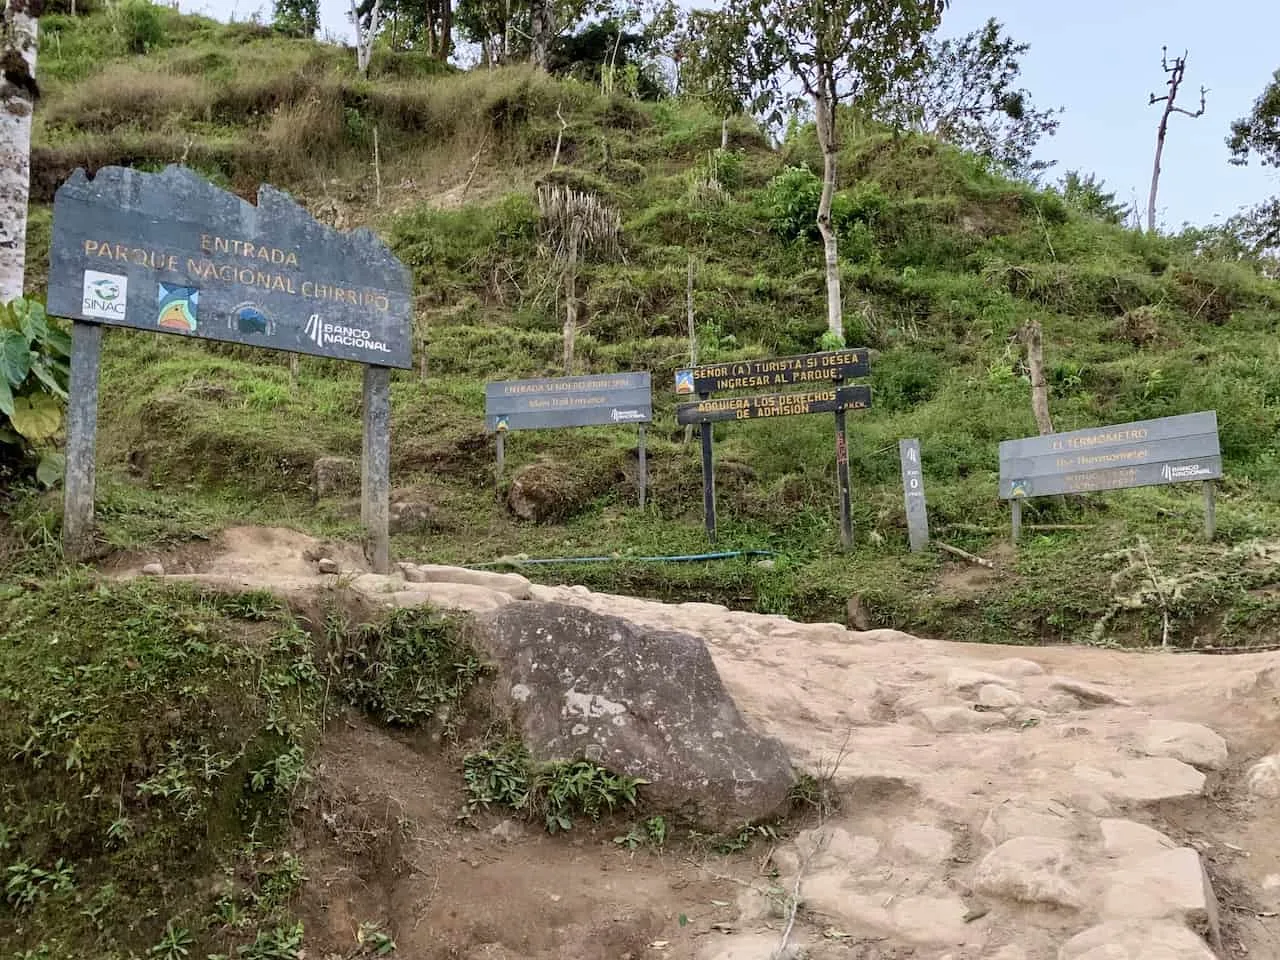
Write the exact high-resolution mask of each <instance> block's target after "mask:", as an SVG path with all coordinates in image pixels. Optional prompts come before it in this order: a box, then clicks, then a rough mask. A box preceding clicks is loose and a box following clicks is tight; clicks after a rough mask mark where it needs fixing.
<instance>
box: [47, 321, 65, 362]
mask: <svg viewBox="0 0 1280 960" xmlns="http://www.w3.org/2000/svg"><path fill="white" fill-rule="evenodd" d="M44 345H45V348H46V349H47V350H48V351H49V352H50V353H55V354H57V355H58V356H60V357H70V356H71V334H69V333H67V332H66V331H65V330H60V329H58V328H57V327H50V328H49V333H48V335H47V336H46V337H45V338H44Z"/></svg>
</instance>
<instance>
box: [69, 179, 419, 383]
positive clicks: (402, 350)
mask: <svg viewBox="0 0 1280 960" xmlns="http://www.w3.org/2000/svg"><path fill="white" fill-rule="evenodd" d="M48 309H49V313H51V314H53V315H54V316H60V317H67V318H69V319H72V320H79V321H82V322H87V323H95V324H107V325H112V326H123V327H133V328H136V329H139V330H153V331H158V332H160V333H173V334H179V335H184V336H189V337H195V338H198V339H207V340H224V341H230V342H232V343H242V344H247V345H249V346H256V347H266V348H269V349H273V350H287V351H290V352H293V353H302V354H311V355H314V356H321V357H332V358H334V359H338V360H351V361H355V362H358V363H364V364H373V365H376V366H384V367H401V368H407V367H410V366H411V365H412V364H411V360H410V353H411V350H412V341H413V337H412V279H411V277H410V275H409V271H408V270H407V269H406V268H405V266H404V265H403V264H402V263H400V261H399V260H397V259H396V258H395V256H393V255H392V253H391V251H390V250H388V249H387V247H386V245H385V244H383V243H382V241H381V240H379V239H378V238H377V237H376V236H374V234H373V233H372V232H370V231H368V230H357V231H354V232H353V233H349V234H346V233H339V232H338V231H337V230H334V229H332V228H330V227H327V226H325V225H323V224H321V223H319V222H317V221H316V220H315V219H313V218H312V217H311V216H310V215H309V214H308V213H307V212H306V211H305V210H304V209H303V208H302V207H301V206H299V205H298V204H297V203H295V202H294V201H293V200H292V199H290V198H289V196H288V195H287V194H285V193H283V192H281V191H279V190H276V189H275V188H273V187H270V186H263V187H262V188H261V189H260V190H259V192H258V202H257V204H256V205H254V204H252V203H249V202H248V201H246V200H242V199H241V198H239V197H237V196H236V195H234V194H232V193H228V192H227V191H225V190H220V189H218V188H217V187H215V186H213V185H212V184H210V183H209V182H207V181H206V180H204V179H203V178H202V177H200V176H199V175H197V174H196V173H194V172H192V171H191V170H188V169H186V168H184V167H180V166H170V167H167V168H166V169H165V170H164V172H163V173H142V172H139V171H137V170H131V169H126V168H124V167H104V168H103V169H101V170H99V171H98V173H97V174H96V175H95V176H94V177H93V179H89V177H87V176H86V175H85V173H84V171H83V170H77V171H75V173H73V174H72V175H71V178H70V179H69V180H67V182H66V183H64V184H63V185H62V186H60V187H59V188H58V191H57V193H56V194H55V196H54V204H53V242H52V246H51V250H50V254H49V298H48Z"/></svg>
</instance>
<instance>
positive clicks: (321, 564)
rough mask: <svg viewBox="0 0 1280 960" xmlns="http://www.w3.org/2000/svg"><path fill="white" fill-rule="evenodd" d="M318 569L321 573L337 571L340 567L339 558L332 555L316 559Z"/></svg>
mask: <svg viewBox="0 0 1280 960" xmlns="http://www.w3.org/2000/svg"><path fill="white" fill-rule="evenodd" d="M316 569H317V570H319V571H320V572H321V573H337V572H338V570H339V569H340V568H339V567H338V561H337V560H334V559H332V558H331V557H321V558H320V559H319V560H317V561H316Z"/></svg>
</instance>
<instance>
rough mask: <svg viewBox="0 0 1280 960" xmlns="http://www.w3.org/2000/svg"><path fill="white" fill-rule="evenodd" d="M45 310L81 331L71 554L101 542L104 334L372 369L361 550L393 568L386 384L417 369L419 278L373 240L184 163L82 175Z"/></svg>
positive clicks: (57, 247)
mask: <svg viewBox="0 0 1280 960" xmlns="http://www.w3.org/2000/svg"><path fill="white" fill-rule="evenodd" d="M48 309H49V313H50V314H52V315H54V316H60V317H68V318H70V319H71V320H72V321H73V323H72V330H71V343H72V347H71V354H72V357H71V382H70V391H69V394H70V396H69V400H68V411H67V468H66V490H65V515H64V518H63V542H64V546H65V549H66V553H67V555H68V556H70V557H73V558H81V557H83V556H85V555H86V554H87V553H88V552H89V550H90V548H91V544H92V539H93V500H94V485H95V465H94V464H95V448H96V436H97V423H98V371H99V366H100V355H101V345H102V327H103V326H104V325H105V326H117V327H130V328H132V329H135V330H150V331H152V332H159V333H170V334H175V335H177V336H186V337H191V338H193V339H197V340H220V341H224V342H228V343H239V344H244V345H247V346H255V347H263V348H265V349H268V350H283V351H287V352H289V353H293V354H309V355H312V356H318V357H328V358H331V359H335V360H348V361H351V362H354V363H362V364H364V365H365V378H364V456H363V458H362V460H363V465H362V478H363V501H362V506H361V515H362V517H363V519H364V523H365V527H366V536H367V542H366V546H365V550H366V554H367V555H368V558H369V560H370V563H371V565H372V566H373V568H374V570H375V571H377V572H378V573H389V572H390V568H391V560H390V539H389V532H388V521H389V515H390V509H389V503H388V500H389V497H390V489H391V484H390V478H389V465H390V454H389V451H390V442H391V441H390V420H391V415H390V373H391V368H393V367H395V368H402V369H408V368H409V367H411V366H412V358H411V352H412V278H411V277H410V275H409V271H408V270H407V269H405V266H404V264H402V263H401V262H400V261H399V260H397V259H396V258H395V257H394V256H393V255H392V254H391V251H390V250H388V249H387V247H386V245H385V244H383V243H382V241H381V240H379V239H378V238H377V237H376V236H374V234H373V233H371V232H370V231H368V230H357V231H355V232H354V233H350V234H343V233H339V232H338V231H336V230H333V229H331V228H329V227H326V226H324V225H322V224H320V223H318V222H317V221H316V220H314V219H313V218H312V217H311V216H310V215H309V214H308V213H307V212H306V211H305V210H304V209H303V208H302V207H300V206H299V205H298V204H296V203H294V201H293V200H292V199H290V198H289V196H288V195H287V194H285V193H282V192H280V191H279V190H276V189H275V188H273V187H270V186H266V185H264V186H263V187H262V188H261V189H260V190H259V191H258V203H257V205H256V206H255V205H254V204H251V203H248V202H247V201H245V200H242V199H240V198H239V197H237V196H235V195H234V194H231V193H228V192H226V191H225V190H219V189H218V188H217V187H215V186H213V185H212V184H210V183H208V182H207V181H206V180H204V179H203V178H201V177H200V176H198V175H197V174H195V173H193V172H192V171H190V170H188V169H186V168H185V167H180V166H169V167H166V168H165V170H164V172H163V173H141V172H139V171H136V170H131V169H126V168H123V167H104V168H103V169H101V170H99V171H98V173H97V174H96V175H95V176H94V178H93V179H92V180H90V179H89V178H88V177H87V176H86V175H85V172H84V171H83V170H76V171H75V173H73V174H72V175H71V177H70V179H68V180H67V182H66V183H64V184H63V185H62V186H60V187H59V188H58V191H57V193H56V194H55V196H54V203H53V243H52V246H51V249H50V253H49V304H48Z"/></svg>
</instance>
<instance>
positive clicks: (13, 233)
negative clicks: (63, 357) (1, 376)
mask: <svg viewBox="0 0 1280 960" xmlns="http://www.w3.org/2000/svg"><path fill="white" fill-rule="evenodd" d="M39 16H40V8H39V4H38V2H31V0H8V2H7V3H6V4H5V10H4V22H3V26H4V28H5V30H4V34H3V35H2V39H0V53H7V52H11V51H12V52H16V53H17V54H18V56H19V57H20V58H21V60H22V63H23V64H24V66H25V69H26V78H27V79H28V80H29V83H18V82H12V81H11V79H10V78H9V77H8V76H5V77H0V303H7V302H8V301H10V300H13V299H14V298H16V297H20V296H22V289H23V288H22V284H23V279H24V276H25V273H26V264H27V200H28V198H29V196H30V192H31V112H32V110H33V108H34V99H35V90H36V84H35V76H36V36H37V30H38V28H39V25H38V22H37V18H38V17H39ZM14 67H16V63H12V61H11V58H10V59H6V61H5V74H6V75H7V74H13V75H14V78H13V79H14V80H20V79H21V71H19V70H17V69H14Z"/></svg>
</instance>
